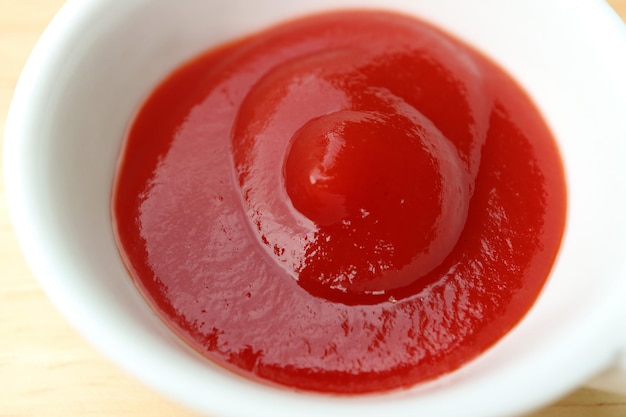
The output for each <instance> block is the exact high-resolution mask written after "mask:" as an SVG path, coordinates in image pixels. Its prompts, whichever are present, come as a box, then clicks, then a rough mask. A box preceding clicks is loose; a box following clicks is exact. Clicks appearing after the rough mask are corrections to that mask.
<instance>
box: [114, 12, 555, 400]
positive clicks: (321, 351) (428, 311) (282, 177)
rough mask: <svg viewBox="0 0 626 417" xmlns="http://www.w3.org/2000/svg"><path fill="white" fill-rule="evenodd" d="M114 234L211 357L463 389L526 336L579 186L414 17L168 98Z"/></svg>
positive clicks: (135, 164) (346, 378)
mask: <svg viewBox="0 0 626 417" xmlns="http://www.w3.org/2000/svg"><path fill="white" fill-rule="evenodd" d="M113 216H114V220H115V226H116V234H117V238H118V242H119V246H120V250H121V253H122V255H123V257H124V259H125V261H126V263H127V265H128V269H129V271H130V272H131V275H132V277H133V279H134V281H135V283H136V284H137V286H138V288H139V289H140V290H141V292H142V294H143V295H144V296H145V297H146V299H147V300H148V301H149V302H150V304H151V305H152V306H153V307H154V309H155V311H157V313H158V314H159V315H160V317H161V318H162V319H163V320H164V321H165V322H166V323H167V324H168V325H169V326H170V327H171V328H172V329H173V330H174V331H175V332H176V333H177V334H178V335H180V337H181V338H183V339H184V340H185V341H186V342H187V343H189V344H190V345H191V346H192V347H194V348H195V349H196V350H198V351H199V352H200V353H202V354H204V355H205V356H207V357H208V358H210V359H211V360H213V361H215V362H217V363H219V364H221V365H223V366H225V367H227V368H229V369H232V370H234V371H235V372H238V373H241V374H244V375H246V376H248V377H250V378H254V379H258V380H261V381H266V382H268V383H274V384H279V385H286V386H289V387H293V388H296V389H304V390H314V391H322V392H333V393H343V394H349V393H364V392H372V391H384V390H390V389H395V388H401V387H408V386H411V385H414V384H416V383H418V382H421V381H425V380H428V379H431V378H435V377H437V376H440V375H442V374H445V373H447V372H450V371H452V370H454V369H456V368H458V367H459V366H462V365H463V364H464V363H466V362H468V361H470V360H471V359H473V358H475V357H476V356H477V355H479V354H480V353H481V352H483V351H484V350H485V349H487V348H488V347H489V346H491V345H492V344H494V343H495V342H497V341H498V340H499V339H500V338H501V337H502V336H503V335H504V334H505V333H506V332H507V331H508V330H510V329H511V328H512V327H513V326H514V325H515V324H516V323H517V322H518V321H519V320H520V319H521V318H522V317H523V315H524V314H525V313H526V311H527V310H528V309H529V308H530V307H531V305H532V304H533V302H534V300H535V299H536V297H537V295H538V293H539V291H540V290H541V288H542V286H543V284H544V282H545V280H546V278H547V276H548V274H549V272H550V269H551V266H552V262H553V261H554V258H555V256H556V253H557V252H558V248H559V244H560V240H561V236H562V233H563V227H564V217H565V183H564V179H563V173H562V167H561V161H560V158H559V154H558V150H557V147H556V145H555V143H554V140H553V138H552V136H551V134H550V132H549V130H548V128H547V127H546V125H545V123H544V122H543V120H542V118H541V115H540V114H539V113H538V112H537V109H536V108H535V107H534V105H533V103H532V102H531V101H530V100H529V98H528V97H527V95H526V94H525V93H524V91H523V90H521V89H520V87H519V86H518V85H517V84H516V83H515V81H514V80H512V79H511V78H510V76H508V75H507V74H506V73H505V72H503V71H502V70H501V69H500V68H499V67H498V66H497V65H495V64H493V63H492V62H491V61H489V60H488V59H487V58H485V57H484V56H482V55H481V54H480V53H478V52H476V51H474V50H473V49H471V48H469V47H467V46H466V45H464V44H463V43H461V42H459V41H457V40H455V39H454V38H452V37H450V36H448V35H446V34H445V33H443V32H441V31H440V30H438V29H436V28H434V27H432V26H430V25H428V24H425V23H424V22H421V21H418V20H415V19H413V18H410V17H406V16H401V15H397V14H392V13H386V12H379V11H369V12H368V11H358V12H357V11H351V12H335V13H329V14H324V15H318V16H311V17H307V18H303V19H300V20H296V21H293V22H288V23H285V24H283V25H280V26H277V27H275V28H272V29H269V30H267V31H265V32H262V33H260V34H257V35H255V36H251V37H248V38H245V39H242V40H239V41H237V42H234V43H231V44H228V45H225V46H222V47H220V48H217V49H215V50H211V51H208V52H206V53H205V54H203V55H201V56H199V57H197V58H196V59H194V60H192V61H190V62H188V63H186V64H185V65H183V66H181V67H180V68H179V69H177V70H176V71H175V72H173V73H172V74H171V75H170V76H169V77H168V78H167V79H166V80H164V81H163V82H162V83H161V84H160V85H159V86H158V87H157V88H156V89H155V90H154V92H153V93H152V94H151V95H150V97H149V98H148V99H147V101H146V102H145V103H144V104H143V106H142V108H141V109H140V111H139V113H138V115H137V116H136V119H135V120H134V122H133V124H132V126H131V129H130V131H129V134H128V137H127V138H126V142H125V147H124V149H123V152H122V155H121V161H120V166H119V170H118V172H117V177H116V185H115V190H114V196H113Z"/></svg>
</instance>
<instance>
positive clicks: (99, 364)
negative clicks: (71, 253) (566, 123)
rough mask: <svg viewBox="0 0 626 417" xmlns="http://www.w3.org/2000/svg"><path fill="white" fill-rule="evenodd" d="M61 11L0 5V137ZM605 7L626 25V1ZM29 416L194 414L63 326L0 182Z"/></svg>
mask: <svg viewBox="0 0 626 417" xmlns="http://www.w3.org/2000/svg"><path fill="white" fill-rule="evenodd" d="M115 1H124V0H111V4H112V5H113V4H114V3H115ZM62 3H63V1H62V0H0V132H4V125H5V121H6V113H7V111H8V107H9V102H10V99H11V96H12V94H13V89H14V88H15V84H16V82H17V78H18V75H19V73H20V71H21V69H22V67H23V65H24V63H25V61H26V58H27V57H28V54H29V53H30V51H31V49H32V47H33V46H34V44H35V41H36V40H37V38H38V37H39V35H40V34H41V32H42V31H43V29H44V28H45V26H46V24H47V23H48V22H49V21H50V19H51V18H52V17H53V15H54V13H55V12H56V11H57V10H58V9H59V7H60V6H61V4H62ZM609 3H610V4H611V5H612V6H613V7H614V8H615V9H616V11H617V12H618V13H619V14H620V15H621V16H622V17H623V18H626V0H611V1H609ZM625 111H626V109H625ZM0 135H2V134H1V133H0ZM0 175H1V174H0ZM27 416H28V417H30V416H32V417H57V416H58V417H73V416H81V417H83V416H84V417H93V416H110V417H136V416H151V417H166V416H167V417H192V416H196V414H194V413H193V412H190V411H189V410H186V409H184V408H183V407H181V406H180V405H178V404H174V403H172V402H170V401H169V400H167V399H165V398H163V397H162V396H161V395H159V394H157V393H155V392H153V391H151V390H149V389H148V388H146V387H144V386H143V385H141V384H140V383H139V382H137V381H135V380H134V379H133V378H132V377H129V376H128V375H126V374H124V373H123V372H122V371H121V370H119V369H118V368H117V367H116V366H115V365H113V364H111V363H110V362H108V361H107V360H106V359H104V358H103V357H102V356H101V355H100V354H99V353H98V352H97V351H96V350H95V349H94V348H93V347H92V346H90V345H89V344H88V343H87V342H86V341H85V340H84V339H82V338H81V336H80V335H78V334H77V333H76V332H75V331H74V330H73V329H71V328H70V327H69V326H68V325H67V324H66V323H65V321H64V320H63V318H62V317H61V316H60V315H59V314H58V312H57V311H56V310H55V309H54V308H53V306H52V305H51V304H50V302H49V301H48V300H47V298H46V296H45V295H44V293H43V292H42V290H41V288H40V287H39V285H38V283H37V282H36V280H35V279H34V277H33V275H32V274H31V272H30V271H29V269H28V267H27V266H26V264H25V262H24V259H23V257H22V255H21V253H20V250H19V248H18V246H17V243H16V241H15V237H14V235H13V231H12V229H11V225H10V223H9V219H8V213H7V207H6V201H5V195H4V183H3V182H0V417H27ZM618 416H626V397H624V396H619V395H614V394H608V393H604V392H600V391H594V390H590V389H580V390H578V391H576V392H574V393H572V394H570V395H569V396H567V397H566V398H564V399H562V400H560V401H558V402H557V403H555V404H553V405H551V406H549V407H547V408H545V409H543V410H539V411H537V412H535V413H533V414H532V415H531V416H529V417H618ZM461 417H462V416H461Z"/></svg>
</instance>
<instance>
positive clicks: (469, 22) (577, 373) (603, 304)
mask: <svg viewBox="0 0 626 417" xmlns="http://www.w3.org/2000/svg"><path fill="white" fill-rule="evenodd" d="M500 3H503V2H500ZM500 3H498V2H492V1H488V0H479V1H473V2H471V4H470V2H463V1H460V0H459V1H455V0H444V1H439V2H436V3H434V2H428V1H389V0H381V1H376V0H370V1H345V0H344V1H340V2H337V1H330V0H323V1H316V2H293V1H282V0H281V1H277V2H275V4H274V5H273V6H272V7H264V6H263V5H262V4H261V3H256V2H253V1H245V0H232V1H229V2H211V1H204V0H186V1H183V2H167V1H145V0H144V1H137V2H123V3H120V4H117V5H116V6H115V7H114V8H113V7H110V5H109V3H108V2H106V1H100V2H98V1H92V2H80V1H70V2H69V3H68V4H67V5H66V7H65V8H64V9H63V11H62V12H61V14H60V15H59V16H58V18H57V19H56V20H55V21H54V22H53V24H52V25H51V26H50V28H49V29H48V31H47V33H46V35H45V36H44V37H43V38H42V40H41V42H40V44H39V45H38V47H37V49H36V50H35V52H34V54H33V56H32V58H31V60H30V62H29V64H28V66H27V68H26V69H25V72H24V75H23V77H22V80H21V82H20V85H19V87H18V90H17V92H16V98H15V101H14V104H13V107H12V110H11V114H10V120H9V124H8V127H7V151H6V159H7V161H6V170H7V175H6V178H7V182H8V184H7V191H8V195H9V198H10V204H11V206H10V208H11V212H12V215H13V218H14V221H15V224H16V229H17V232H18V237H19V239H20V242H21V243H22V245H23V246H24V249H25V252H26V255H27V258H28V260H29V262H30V264H31V266H32V267H33V269H34V272H35V273H36V275H37V276H38V277H39V278H40V279H41V281H42V284H43V285H44V287H45V288H46V290H47V291H48V292H49V293H50V295H51V297H52V298H53V300H54V301H55V302H56V303H57V305H58V306H59V308H60V309H61V310H62V311H63V312H64V313H65V314H66V316H67V317H68V318H69V320H70V321H72V322H73V323H74V324H75V325H76V326H77V327H78V328H79V329H80V330H81V331H82V332H83V333H85V334H86V336H87V337H88V338H89V339H90V340H92V341H93V342H94V343H95V344H96V345H97V346H99V347H100V348H102V349H103V350H104V351H105V353H107V354H108V355H109V356H110V357H112V358H113V359H114V360H115V361H117V362H119V363H120V364H122V366H124V367H125V368H127V369H128V370H130V371H131V372H132V373H134V374H135V375H137V376H139V377H140V378H141V379H143V380H144V381H146V382H147V383H149V384H150V385H153V386H155V387H156V388H158V389H161V390H163V391H165V392H168V393H169V394H171V395H172V396H174V397H175V398H178V399H179V400H182V401H184V402H186V403H187V404H189V405H191V406H194V407H196V408H198V409H201V410H204V411H208V412H213V413H216V414H218V413H223V414H224V415H248V414H249V415H254V414H257V415H258V414H259V409H264V410H265V411H267V410H269V408H268V407H270V406H271V404H272V403H276V402H277V401H281V404H282V406H281V407H279V409H273V410H272V413H273V414H274V415H292V413H293V408H291V406H294V407H298V408H299V412H300V413H301V415H314V414H316V413H322V412H323V413H325V414H327V415H334V414H332V412H334V413H336V414H340V412H342V411H341V410H344V411H345V410H346V407H351V410H355V407H356V408H358V409H359V410H360V412H361V414H362V415H377V414H378V415H380V413H381V412H382V410H384V411H385V413H388V412H390V411H392V410H393V411H394V412H395V413H397V414H398V415H409V414H415V413H416V410H417V408H416V407H422V408H421V409H420V410H424V411H425V412H431V413H433V412H437V413H438V415H455V410H456V412H458V410H459V407H461V406H462V407H463V409H464V410H469V411H468V414H466V415H468V416H469V415H474V414H472V413H476V415H478V414H480V415H496V414H497V413H501V412H504V411H507V412H510V411H519V410H522V409H524V407H525V408H528V407H530V406H534V405H536V404H538V403H540V402H542V401H545V400H547V399H548V398H549V397H550V396H551V395H556V394H559V393H562V392H564V391H565V390H567V389H570V388H571V387H572V386H573V384H576V383H578V382H580V381H581V379H584V378H585V377H587V376H589V374H590V373H591V372H594V371H596V370H597V369H598V368H599V367H601V366H603V365H604V364H606V363H607V362H608V360H609V358H610V355H611V354H612V353H613V352H614V350H615V348H616V347H615V345H614V340H615V338H613V336H612V333H614V332H615V322H614V321H611V320H613V319H612V318H610V319H609V318H607V316H608V315H611V317H612V315H614V312H613V311H612V308H613V306H614V304H615V303H617V301H615V299H616V297H617V295H620V294H621V296H624V295H625V294H626V290H625V289H624V286H625V284H624V282H623V281H624V280H623V275H621V279H620V274H623V270H624V265H623V264H624V261H623V254H624V253H626V242H625V237H626V224H625V221H624V219H623V216H622V215H621V213H624V212H626V186H625V178H626V175H624V170H623V168H621V164H622V163H623V161H624V160H625V159H626V149H625V145H624V144H623V143H624V141H623V140H622V139H623V137H625V136H626V122H625V121H624V120H623V117H621V116H620V115H619V113H618V109H619V108H620V107H621V109H624V108H626V81H625V79H624V78H623V74H624V73H626V59H624V58H621V57H620V56H626V36H624V33H623V30H622V31H621V32H620V30H621V28H620V25H619V22H618V21H617V19H616V18H614V17H613V16H612V15H611V14H610V13H609V10H608V6H606V5H604V4H601V2H592V1H589V2H581V4H580V5H577V6H576V7H569V8H566V7H565V6H558V2H549V3H548V2H541V1H539V0H535V1H528V2H517V3H516V4H511V3H510V2H506V4H500ZM364 5H365V6H368V7H379V8H385V9H397V10H401V11H403V12H408V13H412V14H415V15H417V16H420V17H422V18H425V19H427V20H430V21H432V22H434V23H435V24H437V25H439V26H441V27H443V28H444V29H445V30H447V31H449V32H450V33H452V34H454V35H456V36H457V37H460V38H463V39H465V40H466V41H467V42H468V43H470V44H472V45H474V46H476V47H477V48H479V49H480V50H482V51H484V52H485V53H487V54H488V55H490V56H491V57H492V58H494V60H496V61H497V62H499V63H500V64H501V65H502V66H504V67H505V68H506V69H507V70H508V71H509V72H510V73H511V74H512V75H514V77H516V78H517V79H518V80H519V81H520V83H521V84H522V85H523V86H524V87H525V88H526V90H527V91H528V92H529V93H530V94H531V96H532V97H533V98H534V100H535V102H536V103H537V105H538V106H539V108H540V109H541V110H542V112H543V114H544V115H545V117H546V120H547V121H548V123H549V125H550V127H551V128H552V129H553V131H554V133H555V136H556V137H557V140H558V142H559V145H560V148H561V152H562V155H563V159H564V163H565V168H566V175H567V180H568V187H569V189H568V194H569V195H568V199H569V200H568V219H567V231H566V236H565V240H564V243H563V246H562V250H561V252H560V255H559V258H558V261H557V264H556V266H555V269H554V272H553V274H552V276H551V278H550V280H549V283H548V285H547V286H546V288H545V290H544V291H543V293H542V295H541V297H540V299H539V300H538V302H537V304H536V305H535V306H534V307H533V309H532V310H531V312H530V313H529V314H528V316H527V317H526V318H525V319H524V321H523V322H522V323H521V324H520V325H519V326H518V327H517V328H516V329H514V331H512V332H511V333H510V334H509V335H507V336H506V337H505V338H504V339H503V340H502V341H501V343H498V344H497V345H496V346H495V347H494V348H493V349H491V350H490V351H489V352H487V353H486V354H485V355H483V356H481V357H480V358H479V359H478V360H477V361H475V362H473V363H472V364H470V365H468V366H466V367H464V368H463V369H461V370H460V371H458V372H455V373H453V374H451V375H449V376H446V377H444V378H442V379H440V380H438V381H434V382H432V383H428V384H424V385H423V386H420V387H416V388H415V389H413V390H409V391H406V392H402V393H394V394H388V395H373V396H368V397H366V398H360V399H354V398H352V399H351V398H333V397H324V401H319V398H318V397H319V396H318V395H313V394H298V393H293V392H288V391H283V390H278V389H275V388H269V387H264V386H259V385H258V384H255V383H251V382H248V381H246V380H242V379H241V378H239V377H237V376H234V375H231V374H230V373H228V372H225V371H223V370H222V369H221V368H219V367H217V366H214V365H212V364H211V363H208V362H207V361H205V360H203V359H201V358H199V357H197V356H196V354H195V353H193V352H191V351H190V350H188V349H187V348H186V347H185V346H184V345H182V343H180V342H179V341H178V340H177V338H176V337H174V336H173V335H172V334H171V333H170V332H169V331H168V330H167V329H166V328H165V327H164V326H163V325H162V323H160V321H159V320H158V319H157V318H156V317H155V315H154V314H153V313H152V312H151V311H150V309H149V308H148V307H147V306H146V304H145V303H144V301H143V299H142V298H141V297H140V296H139V294H138V293H137V291H136V290H135V287H134V286H133V284H132V282H131V280H130V279H129V277H128V275H127V272H126V270H125V268H124V266H123V264H122V262H121V261H120V258H119V255H118V252H117V248H116V246H115V241H114V238H113V234H112V228H111V215H110V211H109V207H110V196H111V185H112V180H113V176H114V171H115V167H116V162H117V158H118V152H119V148H120V144H121V141H122V140H123V138H124V134H125V131H126V128H127V127H128V124H129V122H130V120H131V119H132V115H133V113H134V112H135V111H136V109H137V107H138V106H139V105H140V104H141V102H142V100H143V99H144V98H145V96H146V95H147V94H148V93H149V92H150V91H151V89H152V88H153V87H154V86H155V85H156V84H157V83H158V82H159V81H160V80H161V79H162V78H163V77H164V76H165V75H167V73H168V72H170V71H171V70H172V69H174V68H175V67H176V66H177V65H179V64H180V63H182V62H184V61H185V60H186V59H189V58H191V57H192V56H194V55H195V54H197V53H198V52H200V51H203V50H205V49H206V48H209V47H211V46H212V45H215V44H218V43H220V42H223V41H226V40H228V39H232V38H233V37H238V36H241V35H243V34H247V33H250V32H254V31H255V30H258V29H261V28H263V27H265V26H267V25H270V24H271V23H273V22H277V21H280V20H283V19H286V18H289V17H292V16H296V15H301V14H306V13H310V12H312V11H317V10H322V9H329V8H336V7H341V8H346V7H357V6H358V7H363V6H364ZM529 28H531V30H529ZM615 48H619V49H620V50H621V54H620V53H615V52H614V51H615ZM616 294H617V295H616ZM622 313H623V309H622ZM623 317H624V315H622V318H623ZM599 319H604V320H602V324H598V323H600V322H599V321H597V320H599ZM594 335H595V336H596V337H599V338H601V340H606V343H596V342H595V341H594V339H593V336H594ZM587 339H589V340H587ZM572 343H576V344H575V345H572V346H570V349H569V350H567V351H564V348H565V347H566V346H567V345H568V344H570V345H571V344H572ZM591 343H595V344H596V346H595V347H594V346H592V345H591ZM512 357H515V358H516V360H515V361H511V359H510V358H512ZM572 362H577V363H576V366H571V364H572ZM557 373H558V375H557ZM522 389H523V390H524V391H523V393H521V391H520V390H522ZM516 390H518V392H515V391H516ZM207 393H210V395H207ZM486 393H489V396H490V397H491V403H489V404H487V403H485V402H484V399H485V398H489V397H486ZM494 393H500V394H494ZM452 395H454V397H452ZM241 397H246V398H247V400H246V401H245V404H244V403H242V402H241V401H238V399H239V398H241ZM450 398H454V401H453V402H452V403H451V402H450V401H444V400H445V399H448V400H449V399H450ZM493 398H501V400H494V399H493ZM408 403H410V404H411V405H410V407H406V405H407V404H408ZM303 404H305V405H306V406H305V407H304V408H303V407H302V406H303ZM507 407H508V408H507ZM267 413H268V412H261V414H267Z"/></svg>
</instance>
